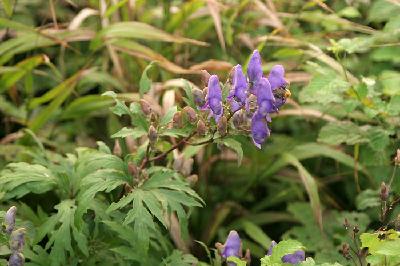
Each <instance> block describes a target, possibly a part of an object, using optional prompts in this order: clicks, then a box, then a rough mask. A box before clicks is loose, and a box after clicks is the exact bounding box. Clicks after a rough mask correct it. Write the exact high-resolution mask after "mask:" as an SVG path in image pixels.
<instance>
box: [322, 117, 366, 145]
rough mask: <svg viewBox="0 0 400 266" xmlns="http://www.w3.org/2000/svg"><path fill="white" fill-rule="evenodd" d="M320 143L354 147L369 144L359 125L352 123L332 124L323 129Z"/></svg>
mask: <svg viewBox="0 0 400 266" xmlns="http://www.w3.org/2000/svg"><path fill="white" fill-rule="evenodd" d="M318 141H321V142H325V143H327V144H331V145H338V144H341V143H346V144H348V145H354V144H357V143H365V142H368V138H367V137H366V136H365V132H363V131H362V130H361V129H360V128H359V127H358V126H357V125H355V124H353V123H351V122H332V123H329V124H326V125H325V126H324V127H322V129H321V131H320V132H319V135H318Z"/></svg>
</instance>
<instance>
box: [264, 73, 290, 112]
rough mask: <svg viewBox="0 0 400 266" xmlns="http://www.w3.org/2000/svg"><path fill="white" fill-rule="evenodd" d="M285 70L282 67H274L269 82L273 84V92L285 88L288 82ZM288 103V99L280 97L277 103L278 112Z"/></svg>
mask: <svg viewBox="0 0 400 266" xmlns="http://www.w3.org/2000/svg"><path fill="white" fill-rule="evenodd" d="M284 76H285V69H284V68H283V66H281V65H275V66H273V67H272V69H271V72H270V73H269V75H268V81H269V83H270V84H271V89H272V91H275V90H277V89H281V88H285V87H286V86H287V84H288V82H287V81H286V80H285V78H284ZM285 102H286V97H279V98H277V99H276V101H275V107H276V111H277V110H278V109H279V108H280V107H281V106H282V105H283V104H285Z"/></svg>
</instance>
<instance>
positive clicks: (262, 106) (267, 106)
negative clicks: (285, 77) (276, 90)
mask: <svg viewBox="0 0 400 266" xmlns="http://www.w3.org/2000/svg"><path fill="white" fill-rule="evenodd" d="M254 89H255V92H256V95H257V106H258V112H259V113H260V114H262V115H264V116H267V115H268V113H272V112H274V111H275V109H276V108H275V105H274V103H275V98H274V95H273V93H272V90H271V85H270V84H269V81H268V80H267V79H266V78H261V79H260V80H259V82H258V83H257V84H256V85H255V87H254Z"/></svg>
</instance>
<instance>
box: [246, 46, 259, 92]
mask: <svg viewBox="0 0 400 266" xmlns="http://www.w3.org/2000/svg"><path fill="white" fill-rule="evenodd" d="M247 75H248V76H249V81H250V83H252V84H256V83H257V82H258V81H259V80H260V79H261V77H262V75H263V72H262V65H261V56H260V53H259V52H258V51H257V50H254V52H253V54H252V56H251V58H250V61H249V66H248V67H247Z"/></svg>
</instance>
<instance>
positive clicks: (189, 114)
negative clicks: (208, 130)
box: [183, 106, 197, 123]
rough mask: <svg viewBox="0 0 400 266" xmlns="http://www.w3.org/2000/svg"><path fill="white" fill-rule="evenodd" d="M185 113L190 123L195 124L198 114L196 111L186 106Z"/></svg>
mask: <svg viewBox="0 0 400 266" xmlns="http://www.w3.org/2000/svg"><path fill="white" fill-rule="evenodd" d="M183 111H184V112H185V114H186V115H187V118H188V120H189V122H190V123H195V122H196V120H197V114H196V111H195V110H194V109H193V108H192V107H190V106H186V107H185V108H183Z"/></svg>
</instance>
